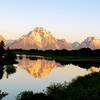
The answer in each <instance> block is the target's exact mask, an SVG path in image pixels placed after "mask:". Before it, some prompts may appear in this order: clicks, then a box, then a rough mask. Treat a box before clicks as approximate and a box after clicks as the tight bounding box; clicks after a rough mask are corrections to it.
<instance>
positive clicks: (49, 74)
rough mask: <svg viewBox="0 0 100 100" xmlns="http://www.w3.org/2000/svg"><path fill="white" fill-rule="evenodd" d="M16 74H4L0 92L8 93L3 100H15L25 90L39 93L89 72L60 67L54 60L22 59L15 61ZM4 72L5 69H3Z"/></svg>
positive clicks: (67, 66) (70, 66) (71, 66)
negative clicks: (52, 85) (16, 62)
mask: <svg viewBox="0 0 100 100" xmlns="http://www.w3.org/2000/svg"><path fill="white" fill-rule="evenodd" d="M17 61H18V62H19V63H18V64H15V65H14V66H15V68H16V72H15V73H13V74H7V72H4V74H3V77H2V79H1V80H0V90H2V91H5V92H8V96H6V97H5V98H3V100H15V97H16V95H17V94H19V93H20V92H22V91H26V90H33V91H34V92H40V91H43V90H45V89H46V87H47V86H49V85H50V84H51V83H54V82H56V83H63V82H64V81H66V82H70V81H71V80H72V79H74V78H76V77H78V76H84V75H86V74H88V73H90V72H91V71H89V70H87V69H83V68H80V67H78V66H74V65H61V64H60V63H57V62H55V61H54V60H45V59H40V58H39V59H34V60H32V59H29V58H27V57H23V58H22V59H19V58H18V59H17ZM5 70H6V69H5Z"/></svg>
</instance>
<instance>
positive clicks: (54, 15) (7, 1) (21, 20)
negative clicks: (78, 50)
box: [0, 0, 100, 42]
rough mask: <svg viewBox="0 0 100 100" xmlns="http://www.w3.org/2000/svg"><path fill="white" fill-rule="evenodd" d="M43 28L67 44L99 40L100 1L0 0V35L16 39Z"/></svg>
mask: <svg viewBox="0 0 100 100" xmlns="http://www.w3.org/2000/svg"><path fill="white" fill-rule="evenodd" d="M35 27H44V28H46V29H47V30H48V31H50V32H52V33H53V35H54V36H55V37H56V38H65V39H66V40H67V41H69V42H74V41H79V42H81V41H83V40H84V39H85V38H86V37H88V36H95V37H97V38H100V0H0V34H1V35H3V36H4V37H5V38H7V39H17V38H19V37H20V36H22V35H23V34H27V33H28V32H30V31H31V30H33V29H34V28H35Z"/></svg>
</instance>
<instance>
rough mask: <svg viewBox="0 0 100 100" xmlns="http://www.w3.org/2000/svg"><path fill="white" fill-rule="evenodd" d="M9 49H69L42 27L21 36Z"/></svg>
mask: <svg viewBox="0 0 100 100" xmlns="http://www.w3.org/2000/svg"><path fill="white" fill-rule="evenodd" d="M10 48H11V49H25V50H29V49H39V50H48V49H52V50H55V49H71V46H70V44H68V43H67V42H66V41H65V40H58V39H56V38H55V37H54V36H53V35H52V33H51V32H48V31H47V30H46V29H44V28H42V27H36V28H34V30H33V31H31V32H29V33H28V34H26V35H23V36H22V37H21V38H19V39H18V40H16V41H14V42H13V43H12V44H11V45H10Z"/></svg>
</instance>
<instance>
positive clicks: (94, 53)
mask: <svg viewBox="0 0 100 100" xmlns="http://www.w3.org/2000/svg"><path fill="white" fill-rule="evenodd" d="M11 51H13V52H15V53H17V54H28V55H41V56H42V55H48V56H49V55H50V56H51V55H57V56H100V49H96V50H91V49H90V48H82V49H79V50H66V49H63V50H37V49H31V50H23V49H15V50H11Z"/></svg>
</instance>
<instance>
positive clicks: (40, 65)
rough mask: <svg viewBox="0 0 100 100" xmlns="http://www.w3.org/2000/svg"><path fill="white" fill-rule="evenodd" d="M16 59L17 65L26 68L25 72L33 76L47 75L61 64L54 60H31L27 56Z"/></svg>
mask: <svg viewBox="0 0 100 100" xmlns="http://www.w3.org/2000/svg"><path fill="white" fill-rule="evenodd" d="M18 61H19V64H18V66H20V67H21V68H23V69H25V70H27V72H28V73H30V74H31V75H32V76H33V77H35V78H42V77H45V76H47V75H49V74H50V72H51V71H52V70H53V69H54V68H56V67H59V66H61V64H59V63H56V62H55V61H54V60H53V61H50V60H45V59H37V60H31V59H29V58H26V57H23V58H22V59H18Z"/></svg>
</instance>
